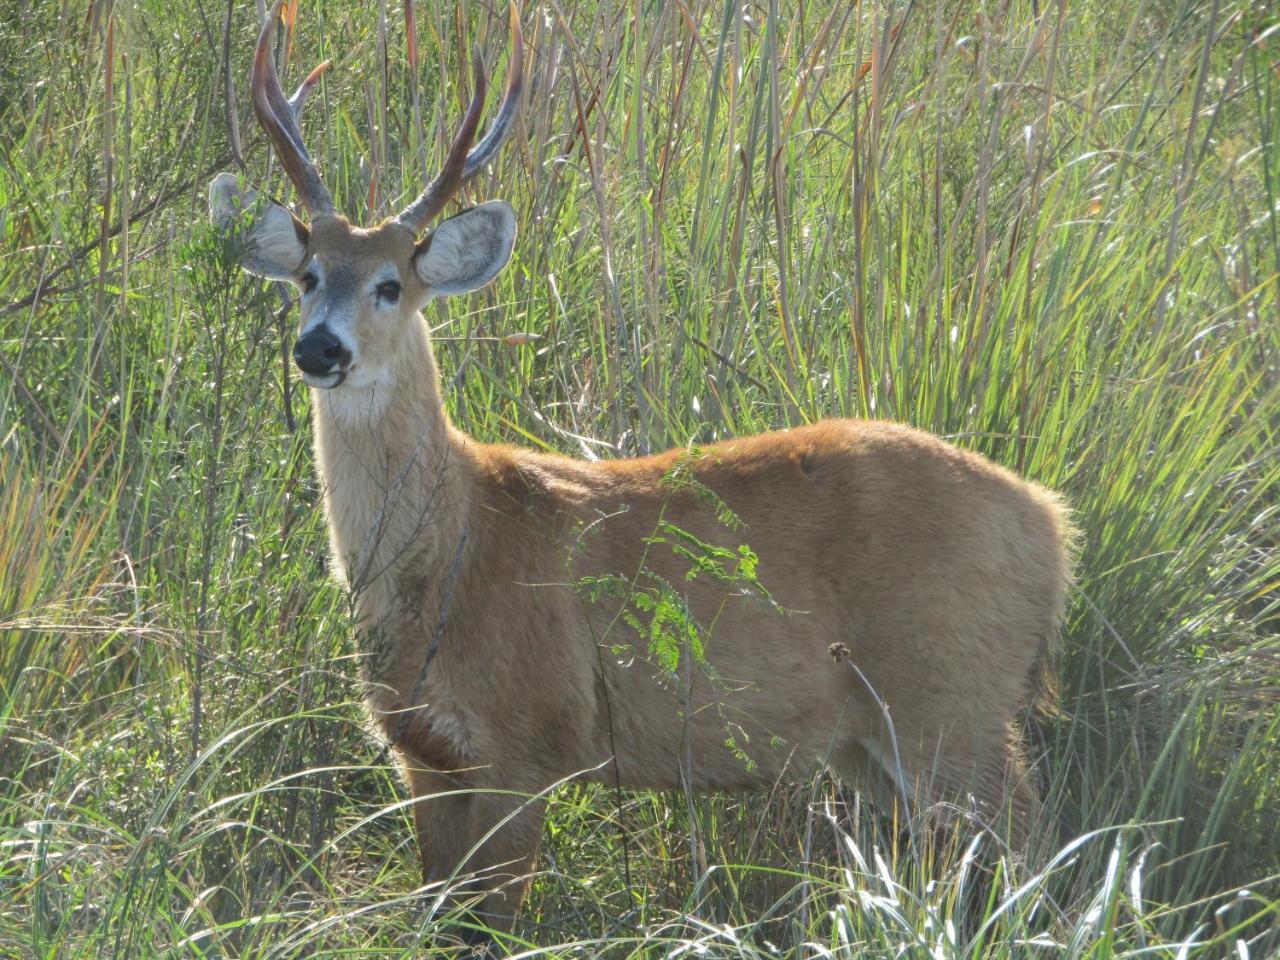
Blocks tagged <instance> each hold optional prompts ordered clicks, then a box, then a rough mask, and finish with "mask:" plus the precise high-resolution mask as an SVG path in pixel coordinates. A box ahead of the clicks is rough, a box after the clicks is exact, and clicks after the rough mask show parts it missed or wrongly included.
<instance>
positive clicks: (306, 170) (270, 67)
mask: <svg viewBox="0 0 1280 960" xmlns="http://www.w3.org/2000/svg"><path fill="white" fill-rule="evenodd" d="M283 2H284V0H276V3H275V6H273V7H272V8H271V12H270V13H269V14H267V22H266V23H264V24H263V25H262V32H261V33H260V34H258V48H257V50H256V51H255V52H254V55H253V72H252V74H251V75H250V81H249V87H250V90H251V91H252V93H253V112H254V113H255V114H257V115H258V123H260V124H262V129H263V130H265V131H266V134H267V138H268V139H269V140H270V141H271V145H272V146H273V147H275V151H276V156H278V157H279V158H280V165H281V166H283V167H284V172H285V173H286V174H288V176H289V179H290V180H292V181H293V185H294V187H295V188H296V189H297V191H298V197H299V198H300V199H301V200H302V204H303V206H305V207H306V208H307V210H308V211H310V213H311V215H312V216H313V217H321V216H329V215H332V214H333V212H334V206H333V197H332V196H330V194H329V190H328V188H326V187H325V185H324V181H323V180H321V179H320V173H319V171H317V170H316V165H315V164H314V163H313V162H312V161H311V157H310V156H309V155H308V153H307V148H306V147H305V146H304V145H303V143H302V132H301V131H300V130H299V129H298V120H297V115H298V113H299V112H301V109H302V104H303V101H305V100H306V98H307V94H308V93H309V92H310V90H311V87H312V86H314V85H315V82H316V81H317V80H319V78H320V75H321V74H323V73H324V71H325V69H326V68H327V67H328V64H327V62H326V63H323V64H321V65H320V66H319V67H317V68H316V69H315V70H312V71H311V74H310V75H309V76H308V77H307V79H306V80H304V81H303V82H302V86H300V87H299V88H298V92H297V93H295V94H294V97H293V100H292V101H290V100H286V99H285V96H284V91H283V90H282V89H281V88H280V75H279V74H278V73H276V64H275V60H274V59H273V58H272V56H271V41H272V39H273V38H274V37H275V32H276V21H277V20H278V19H279V17H280V7H281V5H282V4H283Z"/></svg>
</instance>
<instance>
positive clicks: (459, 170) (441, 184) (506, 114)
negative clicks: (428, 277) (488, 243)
mask: <svg viewBox="0 0 1280 960" xmlns="http://www.w3.org/2000/svg"><path fill="white" fill-rule="evenodd" d="M511 39H512V44H513V50H512V53H511V64H510V66H509V67H508V68H507V85H506V88H505V90H504V91H503V94H502V103H501V104H500V105H499V107H498V116H497V117H496V118H495V119H494V122H493V125H492V126H491V127H490V129H489V131H488V133H486V134H485V135H484V138H483V139H482V140H481V141H480V142H479V143H478V144H476V148H475V149H474V150H472V149H471V143H472V141H473V140H475V136H476V130H477V128H478V127H479V126H480V114H481V111H482V110H483V109H484V101H485V95H486V93H487V88H488V80H487V79H486V78H485V75H484V63H483V61H482V60H481V59H480V51H479V49H476V50H475V51H473V53H472V63H473V68H474V71H475V94H474V95H473V96H472V98H471V103H470V105H469V106H468V107H467V113H466V116H465V117H463V120H462V127H461V128H460V129H459V130H458V134H457V136H456V137H454V138H453V143H452V144H450V146H449V155H448V157H446V158H445V164H444V168H443V169H442V170H441V171H440V173H439V174H437V175H436V177H435V179H434V180H432V181H431V183H429V184H428V185H427V188H426V189H425V190H423V191H422V193H421V194H419V195H418V199H416V200H414V201H413V203H411V204H409V206H408V207H406V208H405V209H404V211H403V212H402V213H401V214H400V215H399V216H398V217H397V218H396V219H397V220H398V221H399V222H400V223H403V224H404V225H405V226H407V227H409V228H410V229H411V230H413V232H414V233H418V232H419V231H421V230H422V228H423V227H425V226H426V225H427V224H428V223H430V222H431V221H432V220H433V219H434V218H435V216H436V215H437V214H438V213H439V212H440V211H441V210H443V209H444V207H445V204H447V203H448V202H449V199H450V198H451V197H452V196H453V195H454V194H455V193H457V192H458V189H459V188H460V187H461V186H462V185H463V184H464V183H465V182H466V181H468V180H470V179H471V178H472V177H474V176H475V175H476V174H477V173H479V172H480V170H481V169H483V167H484V166H485V164H486V163H488V162H489V161H490V160H491V159H493V156H494V155H495V154H496V153H497V152H498V148H499V147H501V146H502V144H503V143H504V142H505V141H506V139H507V138H508V137H509V136H511V131H512V129H514V123H513V120H514V119H515V115H516V113H517V112H518V111H519V108H520V90H521V87H522V86H523V82H524V35H523V34H522V33H521V30H520V17H519V14H518V13H517V12H516V6H515V4H514V3H512V4H511Z"/></svg>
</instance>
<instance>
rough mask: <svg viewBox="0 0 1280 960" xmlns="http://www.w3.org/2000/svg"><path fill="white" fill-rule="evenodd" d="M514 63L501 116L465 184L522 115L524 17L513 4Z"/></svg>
mask: <svg viewBox="0 0 1280 960" xmlns="http://www.w3.org/2000/svg"><path fill="white" fill-rule="evenodd" d="M511 45H512V49H511V64H510V66H508V67H507V85H506V88H505V89H504V90H503V91H502V102H501V103H500V104H499V105H498V115H497V116H496V117H494V119H493V124H492V125H491V126H490V127H489V132H488V133H486V134H485V135H484V139H483V140H481V141H480V142H479V143H477V144H476V148H475V149H474V150H472V151H471V152H470V153H469V154H467V165H466V166H465V167H464V168H463V170H462V179H463V181H464V182H465V181H467V180H470V179H471V178H472V177H474V176H475V175H476V174H477V173H479V172H480V171H481V170H482V169H483V168H484V167H485V165H486V164H488V163H489V161H490V160H492V159H493V158H494V156H495V155H496V154H497V152H498V150H499V148H500V147H501V146H502V145H503V144H504V143H506V142H507V138H508V137H510V136H511V132H512V131H513V130H514V129H515V119H516V114H517V113H519V112H520V91H521V89H522V87H523V86H524V33H523V32H522V31H521V30H520V15H519V14H518V13H517V12H516V5H515V4H514V3H512V4H511Z"/></svg>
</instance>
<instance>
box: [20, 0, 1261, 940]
mask: <svg viewBox="0 0 1280 960" xmlns="http://www.w3.org/2000/svg"><path fill="white" fill-rule="evenodd" d="M228 11H229V13H230V20H229V23H226V22H224V18H225V17H226V16H227V14H228ZM5 14H6V15H5V16H3V17H0V115H2V116H3V123H2V124H0V145H2V146H3V151H2V155H0V250H2V251H3V256H2V257H0V844H2V845H3V850H4V856H3V857H0V954H3V955H5V956H17V957H71V958H81V957H189V956H191V957H224V956H239V957H262V958H266V957H272V958H275V957H295V956H296V957H302V956H308V957H311V956H343V957H351V956H376V957H385V956H406V957H407V956H420V955H422V954H423V952H424V949H425V947H426V945H428V944H431V943H433V942H438V935H439V934H440V932H441V931H442V930H445V929H447V928H449V925H450V924H456V923H458V922H461V921H458V920H457V919H456V918H443V919H442V918H440V917H439V916H433V914H432V912H431V906H432V903H433V896H434V892H433V891H426V892H423V891H420V890H417V883H418V868H417V864H416V855H415V852H414V850H413V848H412V844H411V841H410V837H411V830H410V826H409V823H408V811H407V810H406V808H405V806H404V803H403V800H404V794H403V791H402V790H401V788H400V786H399V785H398V783H397V781H396V777H395V775H394V773H393V771H392V770H391V769H390V768H389V766H388V758H387V756H386V754H385V753H384V752H383V751H382V750H381V749H380V746H379V745H378V744H377V743H376V742H375V741H373V740H372V739H371V738H370V737H369V736H368V735H367V733H366V731H365V729H364V725H363V714H362V712H361V708H360V706H359V704H358V703H357V702H356V699H357V691H356V687H355V684H354V680H353V678H354V673H355V669H354V664H353V662H352V658H353V657H354V647H353V644H352V640H351V636H350V631H349V629H348V621H347V610H346V605H345V601H344V598H343V597H342V595H341V593H340V591H339V590H338V588H336V587H335V586H333V585H332V584H330V583H329V582H328V581H327V580H326V579H325V577H324V566H325V547H324V530H323V523H322V518H321V516H320V513H319V505H318V489H317V482H316V479H315V476H314V472H313V469H312V465H311V459H310V453H309V440H308V432H309V430H308V426H307V423H306V419H305V416H304V413H305V407H306V404H307V397H306V396H305V391H302V392H300V391H299V390H298V389H297V388H296V387H294V388H290V387H289V386H288V381H287V379H286V367H287V364H286V363H285V362H284V358H285V356H286V354H285V352H284V348H285V345H286V343H287V336H288V329H289V327H290V325H291V323H292V320H291V319H290V318H289V317H288V316H286V315H285V311H283V310H282V309H281V304H280V301H279V300H278V299H277V295H276V292H275V291H274V290H273V289H271V288H270V287H266V286H264V285H262V284H260V283H258V282H256V281H253V280H252V279H251V278H248V277H247V276H244V275H243V274H241V273H240V272H239V271H238V270H237V269H236V266H235V264H234V263H233V262H231V261H230V258H229V254H228V251H227V250H225V248H224V247H223V246H221V245H220V244H219V243H218V241H217V240H216V238H215V237H213V236H212V235H211V233H210V231H209V230H208V229H207V228H206V227H205V226H204V219H205V215H204V211H203V192H204V188H205V185H206V183H207V181H208V180H209V178H210V177H211V176H212V174H213V173H214V172H216V171H218V170H221V169H228V168H234V166H235V161H234V154H235V152H236V151H235V149H234V147H233V144H232V142H231V139H230V137H229V131H228V123H227V116H228V111H227V108H226V103H227V100H226V82H225V76H226V74H225V72H224V71H225V68H226V66H227V65H226V63H225V59H226V58H227V57H228V56H229V59H230V64H229V67H230V76H231V78H232V80H233V84H232V86H233V89H234V92H235V96H236V104H235V106H234V109H233V111H232V112H233V113H234V114H236V115H237V116H238V118H239V124H240V127H239V136H240V139H241V140H242V143H243V156H244V160H245V163H246V174H247V176H248V177H249V178H250V179H251V180H252V181H254V182H255V183H259V184H262V185H265V186H267V187H270V188H272V189H274V190H275V191H276V192H277V193H278V194H280V195H284V194H286V193H287V191H286V189H285V187H284V185H283V184H282V182H281V177H280V175H279V172H278V169H277V168H276V167H275V166H273V165H272V164H271V162H270V161H269V159H268V155H267V152H266V150H265V148H264V145H263V142H262V138H261V137H260V136H259V135H258V133H257V130H256V127H255V126H254V125H253V123H252V122H251V120H250V117H249V112H248V109H247V106H246V92H245V90H244V82H243V78H244V77H245V76H246V75H247V72H248V58H249V56H250V50H251V46H252V39H253V36H254V35H255V32H256V28H257V14H256V12H255V9H254V7H253V5H245V4H240V5H226V6H217V5H212V4H209V3H206V2H199V0H176V2H174V3H165V4H160V3H155V2H152V0H117V2H114V3H112V2H110V0H94V2H92V3H91V4H89V5H88V8H87V10H86V9H85V8H84V7H83V6H81V5H71V4H67V3H62V4H58V3H40V2H34V3H33V2H31V0H10V2H9V3H8V4H7V6H6V7H5ZM504 16H505V11H504V10H502V9H500V5H499V6H495V8H494V9H492V10H489V9H488V8H484V7H482V6H481V5H466V6H465V7H464V6H463V5H462V4H456V5H455V4H443V3H441V4H436V5H423V4H419V8H418V9H417V11H416V13H415V14H414V24H415V26H416V33H417V38H418V43H419V46H420V54H421V62H419V63H417V65H416V70H415V69H411V67H410V64H409V60H408V58H407V56H406V54H405V52H404V51H405V44H404V20H403V16H402V9H401V8H400V7H398V6H396V7H391V8H388V7H387V5H386V4H385V3H379V4H377V5H357V4H352V3H348V2H339V0H316V2H314V3H311V2H309V3H306V4H303V5H302V10H301V14H300V16H299V17H298V21H297V35H296V37H294V38H293V40H292V43H291V46H290V48H289V49H288V50H287V51H285V53H284V56H285V58H286V59H287V62H288V71H287V74H286V80H285V82H286V85H288V84H290V83H291V82H296V80H297V79H298V78H300V77H301V76H302V75H303V74H304V72H305V71H306V70H307V69H309V68H310V66H311V65H312V64H313V63H314V62H316V61H318V60H320V59H323V58H325V57H333V58H334V59H335V65H334V69H333V70H331V71H330V73H329V74H328V75H327V76H326V79H325V81H324V82H323V84H322V86H321V88H320V89H319V90H318V92H317V95H316V96H315V97H314V98H313V100H312V102H311V104H310V106H309V108H308V120H307V123H306V125H305V132H306V133H307V135H308V138H309V142H310V144H311V147H312V150H313V153H314V154H315V155H316V156H317V157H318V158H319V160H320V162H321V164H322V166H323V169H324V170H325V173H326V177H327V180H328V182H329V183H330V185H331V187H332V188H333V190H334V192H335V196H336V199H337V200H338V203H339V205H340V206H341V207H342V208H343V209H345V210H346V211H347V212H348V213H349V214H351V215H352V216H353V217H354V218H357V219H361V220H365V221H368V220H372V219H376V218H378V217H380V216H383V215H385V214H387V213H390V212H394V210H395V209H397V208H398V204H401V203H402V202H403V201H405V200H406V199H407V198H408V197H410V196H411V195H412V194H414V193H416V191H417V189H419V188H420V186H421V182H422V178H423V169H424V165H425V166H427V167H430V166H432V165H434V164H435V163H437V162H438V161H439V158H440V157H441V155H442V152H443V145H444V144H445V143H446V142H447V139H448V137H449V136H450V134H451V132H452V128H453V125H454V124H455V123H456V121H457V118H458V116H459V114H460V109H461V108H460V104H461V103H463V102H464V98H465V96H466V94H467V92H468V91H467V89H466V84H467V82H468V81H467V80H465V79H464V78H465V77H466V73H465V71H463V70H461V69H460V68H459V63H460V58H461V57H462V56H463V54H464V53H465V52H466V51H468V50H469V48H470V46H471V44H472V43H473V42H478V43H480V44H481V46H482V48H483V49H484V50H485V51H486V52H487V55H488V56H489V58H490V60H491V61H493V62H492V63H491V69H492V72H493V73H495V74H496V73H500V72H501V70H502V69H503V66H504V58H505V53H500V52H499V51H502V50H504V49H505V46H504V45H505V41H506V31H505V26H504ZM523 20H524V24H525V30H526V35H527V37H528V41H529V57H530V67H529V70H530V73H529V84H530V87H531V89H532V92H531V94H530V95H529V96H528V97H527V98H526V104H525V109H524V112H523V115H522V119H521V129H520V131H519V134H518V135H517V137H516V145H515V146H514V147H512V148H509V149H508V150H507V151H506V153H505V155H504V156H503V157H502V158H501V159H500V160H499V162H498V163H496V164H495V165H494V167H493V170H492V173H491V174H490V175H487V176H486V177H483V178H482V179H481V181H480V182H479V183H477V184H476V185H475V186H474V188H473V190H472V196H473V198H475V199H484V198H488V197H494V196H502V197H505V198H507V199H509V200H510V201H511V202H512V203H513V204H514V206H515V208H516V210H517V214H518V216H519V219H520V224H521V233H520V236H519V239H518V241H517V246H516V252H515V256H514V258H513V262H512V264H511V266H510V267H509V268H508V269H507V270H506V272H505V273H504V274H503V275H502V276H501V277H500V279H499V280H498V281H497V282H496V283H495V284H494V285H493V286H492V287H491V288H490V289H488V290H486V291H484V292H483V293H481V294H477V295H475V296H474V297H472V298H471V299H469V300H465V301H457V302H453V303H450V304H448V305H444V306H441V307H439V309H438V311H436V308H433V311H435V312H433V313H432V315H431V317H430V318H429V319H430V320H431V321H432V323H433V324H435V325H438V335H439V336H440V340H439V343H438V345H437V350H438V354H439V357H440V360H441V362H442V366H443V367H444V370H445V374H446V378H447V382H448V397H449V404H450V409H451V411H452V413H453V415H454V416H455V418H456V420H457V422H458V423H459V424H460V425H461V426H462V427H463V428H465V429H466V430H468V431H470V432H471V433H473V434H474V435H475V436H477V437H479V438H481V439H484V440H509V441H514V442H518V443H523V444H530V445H534V446H541V447H546V448H548V449H556V450H562V451H565V452H569V453H573V454H577V455H585V456H620V455H628V454H633V453H640V452H644V451H649V450H657V449H661V448H664V447H666V446H668V445H672V444H684V443H689V442H707V441H710V440H713V439H715V438H718V437H723V436H730V435H736V434H743V433H749V432H754V431H759V430H764V429H768V428H773V427H779V426H784V425H788V424H797V423H801V422H806V421H811V420H815V419H818V418H821V417H825V416H866V417H885V418H892V419H897V420H903V421H907V422H910V423H914V424H917V425H919V426H923V427H926V428H928V429H931V430H934V431H936V432H938V433H941V434H943V435H945V436H947V437H949V438H951V439H953V440H954V441H955V442H956V443H959V444H961V445H963V446H967V447H972V448H975V449H978V450H981V451H982V452H983V453H985V454H987V455H989V456H991V457H993V458H995V459H997V460H999V461H1000V462H1002V463H1005V464H1008V465H1010V466H1012V467H1014V468H1016V469H1018V470H1019V471H1021V472H1022V473H1024V474H1025V475H1027V476H1030V477H1034V478H1035V479H1037V480H1039V481H1041V482H1043V483H1045V484H1047V485H1049V486H1052V487H1054V488H1056V489H1058V490H1061V491H1063V492H1064V493H1065V494H1067V495H1068V496H1069V497H1070V498H1071V500H1072V501H1073V503H1074V505H1075V508H1076V511H1077V521H1078V523H1079V525H1080V527H1081V529H1082V530H1083V533H1084V542H1083V544H1082V561H1081V567H1080V571H1079V574H1080V576H1079V586H1078V589H1077V590H1076V591H1075V593H1074V595H1073V603H1072V608H1071V615H1070V619H1069V623H1068V624H1067V627H1066V630H1065V631H1064V643H1063V656H1062V660H1061V663H1060V667H1059V679H1060V684H1061V688H1062V715H1061V716H1059V717H1055V718H1046V719H1039V720H1036V719H1029V720H1028V737H1029V739H1030V741H1031V743H1032V745H1033V748H1034V750H1035V752H1036V754H1037V756H1038V757H1039V761H1038V768H1039V770H1040V772H1041V774H1042V778H1043V781H1044V793H1045V796H1046V798H1047V802H1048V805H1049V808H1050V809H1051V810H1052V811H1053V813H1054V814H1055V818H1056V820H1057V822H1058V835H1057V836H1056V837H1045V838H1044V841H1043V846H1044V848H1045V849H1044V852H1043V855H1042V856H1041V857H1039V858H1038V859H1036V860H1033V861H1031V862H1029V863H1028V864H1025V865H1023V864H1018V863H1011V862H1006V861H1001V860H999V859H998V858H996V857H994V856H992V855H984V854H983V848H984V847H983V842H982V841H981V840H980V839H979V840H977V841H976V843H977V847H974V846H973V844H974V843H975V841H974V838H972V837H967V836H957V837H954V838H952V841H951V844H952V845H951V847H949V848H948V847H946V846H945V845H944V846H942V847H941V848H938V849H932V850H929V851H926V854H925V855H924V856H923V857H922V856H917V855H915V853H913V852H912V851H910V850H907V849H905V848H904V847H903V846H902V845H901V842H900V841H899V839H898V836H897V833H896V831H895V830H894V829H893V826H892V824H888V823H886V822H885V821H884V819H883V818H882V817H878V816H877V815H874V814H873V813H872V812H870V811H869V810H865V809H864V808H862V806H861V805H860V802H859V801H858V799H857V798H856V797H853V796H850V795H848V794H846V793H845V792H843V791H842V790H841V789H840V788H839V786H838V785H835V784H832V783H830V782H828V781H826V780H823V779H818V780H810V781H807V782H804V783H801V784H792V785H787V784H779V785H778V786H777V788H776V789H775V790H774V791H772V793H771V794H770V795H769V796H764V797H736V798H725V797H699V798H686V797H682V796H675V795H669V794H635V795H630V796H627V797H625V798H624V799H623V802H622V803H621V804H620V805H619V804H617V803H615V798H614V797H613V796H612V795H611V794H610V793H608V792H600V791H596V790H593V789H588V788H585V787H579V786H569V787H566V788H565V789H563V790H561V791H559V792H558V793H557V794H556V795H555V797H554V799H553V802H552V807H551V817H550V821H549V826H548V828H547V835H546V843H545V846H544V855H543V858H542V860H541V868H540V873H539V875H538V878H537V880H536V882H535V886H534V894H533V897H532V898H531V901H530V903H529V905H528V908H527V911H526V914H527V917H526V922H525V923H524V924H523V925H522V926H521V927H520V929H519V931H518V932H519V934H520V936H521V938H522V942H523V943H524V944H525V946H526V948H527V949H529V950H530V951H533V952H536V953H547V954H552V955H556V956H568V955H575V956H576V955H596V954H601V953H603V954H606V955H608V956H618V957H623V956H626V957H631V956H637V957H639V956H643V957H650V956H668V955H670V956H676V955H681V956H682V955H685V954H695V955H709V956H716V957H721V956H723V957H729V956H733V957H756V956H766V955H767V956H774V955H778V954H783V955H789V956H806V957H808V956H814V957H817V956H824V957H825V956H833V957H862V956H874V957H880V956H890V955H892V956H895V957H896V956H930V957H965V958H969V957H973V958H977V957H984V958H986V957H991V958H996V957H1015V956H1016V957H1023V956H1064V957H1072V958H1075V957H1080V958H1107V957H1121V956H1123V957H1137V956H1144V957H1146V956H1156V957H1169V958H1175V957H1177V958H1183V957H1188V958H1191V957H1205V958H1208V957H1221V956H1237V957H1245V956H1251V957H1262V956H1268V955H1271V952H1272V951H1275V950H1277V949H1280V941H1277V939H1276V936H1275V933H1274V930H1275V929H1276V928H1277V927H1278V926H1280V922H1278V920H1280V905H1278V902H1277V898H1278V897H1280V883H1278V878H1277V873H1278V872H1280V830H1277V829H1276V823H1277V822H1278V821H1280V747H1278V746H1277V744H1280V711H1278V710H1277V705H1278V703H1280V692H1278V691H1280V644H1278V643H1277V622H1278V621H1277V615H1278V613H1280V600H1278V597H1280V539H1278V537H1277V530H1278V529H1280V525H1278V523H1277V514H1278V512H1280V497H1278V496H1277V491H1278V490H1280V485H1278V481H1280V456H1277V449H1278V443H1280V405H1278V403H1277V401H1278V399H1280V373H1278V370H1277V364H1278V362H1280V297H1278V295H1277V277H1278V276H1280V230H1278V227H1277V222H1276V212H1277V209H1278V207H1280V62H1278V61H1277V53H1276V51H1277V49H1278V45H1280V31H1278V30H1277V27H1278V26H1280V23H1278V22H1277V21H1276V19H1275V17H1274V14H1269V13H1267V12H1266V8H1265V6H1259V5H1249V4H1243V3H1231V2H1221V0H1205V2H1198V3H1192V2H1154V0H1145V2H1144V0H1140V2H1138V3H1136V4H1133V5H1118V4H1109V3H1102V2H1098V0H1077V2H1074V3H1070V4H1069V5H1068V4H1062V3H1058V4H1054V3H1051V2H1046V3H1042V4H1031V3H1026V2H1022V0H1009V2H1004V3H989V4H979V5H968V4H959V3H949V4H943V3H940V2H939V3H933V4H927V3H894V4H871V3H866V4H849V3H840V2H834V0H797V2H795V3H787V4H783V3H778V2H776V0H768V2H763V3H753V4H748V5H746V6H742V5H741V4H738V3H736V2H735V3H729V2H719V3H716V2H710V0H707V2H703V0H691V2H677V3H674V4H666V3H649V4H644V3H634V4H617V3H610V2H608V0H587V2H583V3H578V4H563V3H562V4H555V3H550V4H545V5H542V4H539V5H536V6H535V5H533V4H530V5H529V6H528V7H527V9H525V11H524V14H523ZM224 29H226V30H227V31H228V33H227V37H228V40H229V43H227V44H226V45H225V46H224V42H223V33H224ZM382 50H385V51H386V57H385V59H383V58H382V57H381V56H380V51H382ZM415 88H416V89H417V90H418V93H417V94H416V96H417V99H415V94H414V93H413V92H412V91H414V89H415ZM415 104H416V108H415ZM424 158H425V159H424ZM519 332H531V333H536V334H538V335H539V336H540V337H541V339H540V340H537V341H536V342H534V343H532V344H529V345H523V346H522V345H519V344H518V343H517V344H516V345H511V344H508V343H504V342H503V341H502V339H501V338H502V337H504V336H506V335H509V334H512V333H519ZM295 425H296V429H295ZM624 837H625V843H624V841H623V839H622V838H624ZM1055 851H1056V852H1055ZM453 929H456V926H455V927H454V928H453Z"/></svg>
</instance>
